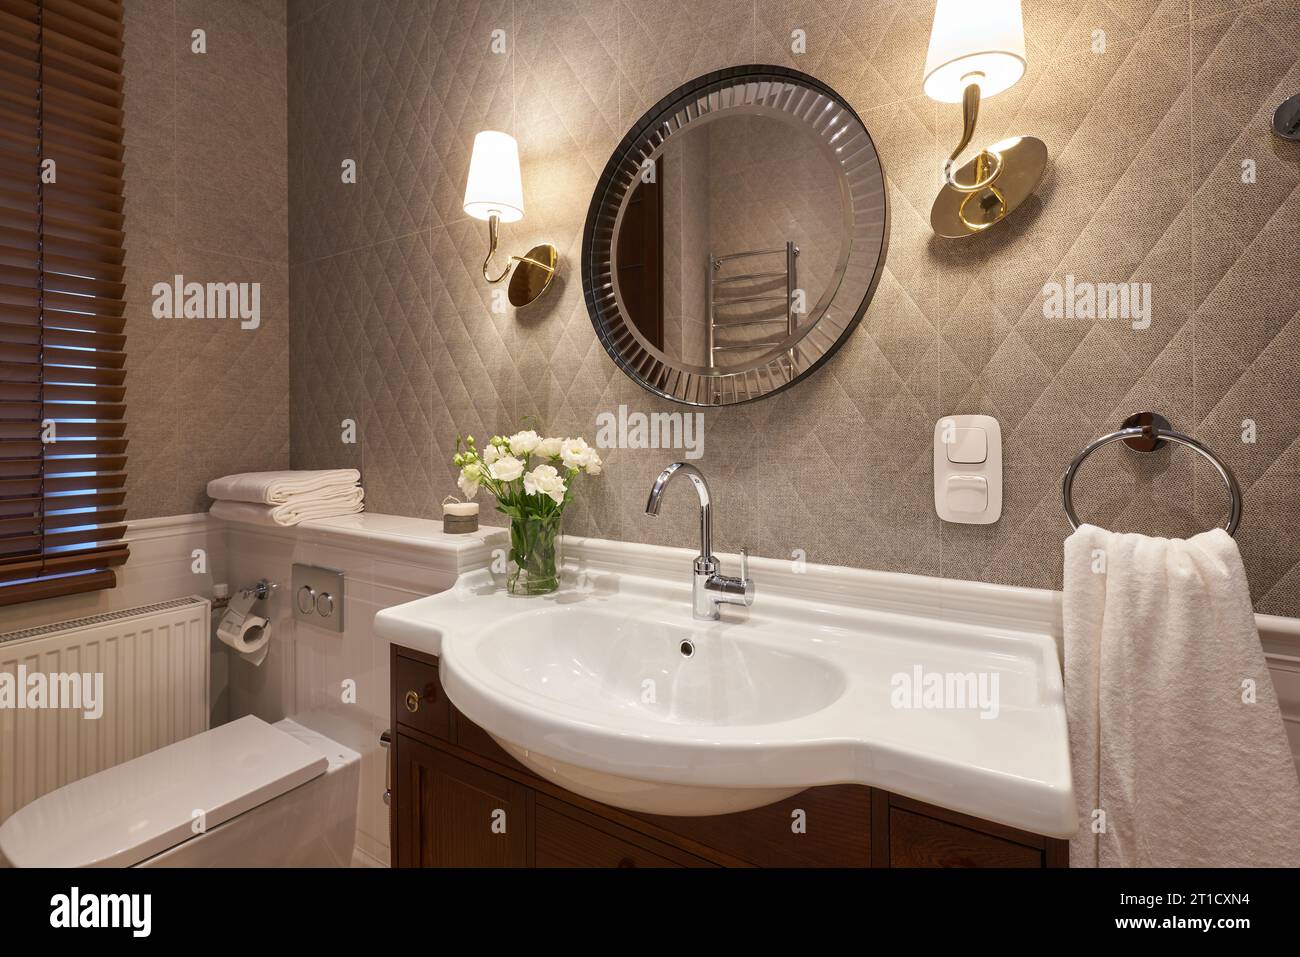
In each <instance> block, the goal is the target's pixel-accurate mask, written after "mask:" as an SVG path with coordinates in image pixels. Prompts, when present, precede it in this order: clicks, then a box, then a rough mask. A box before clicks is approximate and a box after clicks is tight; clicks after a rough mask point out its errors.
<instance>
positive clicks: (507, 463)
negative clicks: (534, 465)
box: [488, 455, 524, 482]
mask: <svg viewBox="0 0 1300 957" xmlns="http://www.w3.org/2000/svg"><path fill="white" fill-rule="evenodd" d="M523 474H524V463H523V462H521V461H520V460H519V459H517V458H515V457H514V456H513V455H503V456H501V457H500V458H499V459H497V460H496V461H495V462H493V463H492V464H491V465H489V466H488V475H491V476H492V477H493V478H494V479H496V480H497V481H498V482H513V481H514V480H515V479H517V478H519V476H521V475H523Z"/></svg>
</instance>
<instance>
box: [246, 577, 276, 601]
mask: <svg viewBox="0 0 1300 957" xmlns="http://www.w3.org/2000/svg"><path fill="white" fill-rule="evenodd" d="M279 587H280V583H279V582H273V581H269V580H268V579H265V578H260V579H258V581H257V583H256V584H253V585H246V586H245V587H243V588H241V589H239V593H240V594H241V595H243V596H244V597H248V596H249V595H252V596H254V597H253V600H254V601H265V600H266V599H267V598H268V597H270V595H271V592H273V591H275V590H276V589H277V588H279Z"/></svg>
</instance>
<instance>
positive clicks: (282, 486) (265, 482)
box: [208, 469, 361, 505]
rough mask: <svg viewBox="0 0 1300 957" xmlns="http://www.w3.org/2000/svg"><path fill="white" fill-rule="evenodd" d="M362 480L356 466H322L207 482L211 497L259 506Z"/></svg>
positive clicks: (279, 503)
mask: <svg viewBox="0 0 1300 957" xmlns="http://www.w3.org/2000/svg"><path fill="white" fill-rule="evenodd" d="M360 480H361V473H360V472H358V471H357V470H356V469H321V470H319V471H314V472H308V471H286V472H240V473H239V474H238V475H226V476H224V477H222V478H217V479H213V480H212V481H211V482H209V483H208V498H215V499H220V500H223V501H227V502H256V503H258V504H260V505H283V504H284V503H285V502H288V501H290V499H292V498H294V497H296V496H304V495H314V494H319V493H321V492H327V493H328V492H338V491H340V490H346V489H349V488H352V487H353V486H355V485H356V484H357V482H359V481H360Z"/></svg>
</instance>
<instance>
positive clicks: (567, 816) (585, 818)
mask: <svg viewBox="0 0 1300 957" xmlns="http://www.w3.org/2000/svg"><path fill="white" fill-rule="evenodd" d="M536 835H537V837H536V840H537V866H538V867H706V866H708V862H707V861H703V860H700V859H698V858H694V857H692V856H691V855H689V854H686V853H685V852H684V851H679V850H678V849H677V848H675V847H670V846H668V845H667V844H663V843H661V842H659V841H656V840H654V839H653V838H649V837H646V836H645V835H642V834H636V833H635V832H633V831H629V830H628V829H627V828H624V827H620V826H619V825H617V824H613V823H611V822H609V821H604V820H601V819H599V818H596V817H593V816H592V815H590V814H587V813H585V812H583V811H581V810H579V809H577V808H572V807H569V806H568V805H565V804H562V803H560V802H558V801H552V800H551V799H549V798H545V797H542V796H540V795H539V796H538V797H537V819H536Z"/></svg>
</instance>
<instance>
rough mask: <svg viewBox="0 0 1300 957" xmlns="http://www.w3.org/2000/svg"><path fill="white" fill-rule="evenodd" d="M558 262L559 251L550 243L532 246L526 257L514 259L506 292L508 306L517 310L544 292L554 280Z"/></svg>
mask: <svg viewBox="0 0 1300 957" xmlns="http://www.w3.org/2000/svg"><path fill="white" fill-rule="evenodd" d="M559 260H560V251H559V250H558V249H556V248H555V247H554V246H552V245H551V244H550V243H542V244H541V245H540V246H534V247H533V248H532V249H530V250H528V253H527V255H525V256H521V257H518V258H515V259H514V263H515V268H514V272H513V273H512V274H511V276H510V286H509V290H508V294H509V297H510V305H512V306H514V307H515V308H516V309H518V308H519V307H520V306H526V305H528V304H529V303H530V302H534V301H536V300H537V298H538V297H539V296H541V294H542V293H544V292H546V290H547V289H549V288H550V286H551V280H553V279H554V278H555V274H556V272H557V269H556V264H557V263H558V262H559Z"/></svg>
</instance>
